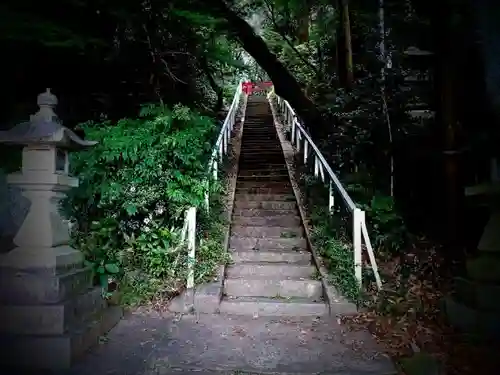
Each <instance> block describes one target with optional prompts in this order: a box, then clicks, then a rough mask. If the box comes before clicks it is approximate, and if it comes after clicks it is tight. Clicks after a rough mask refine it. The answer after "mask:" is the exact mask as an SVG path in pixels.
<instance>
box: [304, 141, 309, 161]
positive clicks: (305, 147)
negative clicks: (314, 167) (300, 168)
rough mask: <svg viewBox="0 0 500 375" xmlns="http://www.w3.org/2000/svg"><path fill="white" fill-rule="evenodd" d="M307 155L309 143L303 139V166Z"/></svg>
mask: <svg viewBox="0 0 500 375" xmlns="http://www.w3.org/2000/svg"><path fill="white" fill-rule="evenodd" d="M308 154H309V143H308V142H307V138H306V139H304V165H305V164H307V157H308Z"/></svg>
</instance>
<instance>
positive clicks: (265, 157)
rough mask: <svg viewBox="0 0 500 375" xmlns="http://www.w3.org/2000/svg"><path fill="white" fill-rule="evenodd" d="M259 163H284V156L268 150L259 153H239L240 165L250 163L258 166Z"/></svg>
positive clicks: (255, 166)
mask: <svg viewBox="0 0 500 375" xmlns="http://www.w3.org/2000/svg"><path fill="white" fill-rule="evenodd" d="M259 163H261V164H263V163H282V164H285V157H284V156H283V155H282V154H271V153H269V152H263V153H260V154H259V155H256V154H253V155H246V154H245V153H242V154H241V155H240V165H247V164H248V165H251V166H254V168H258V165H259Z"/></svg>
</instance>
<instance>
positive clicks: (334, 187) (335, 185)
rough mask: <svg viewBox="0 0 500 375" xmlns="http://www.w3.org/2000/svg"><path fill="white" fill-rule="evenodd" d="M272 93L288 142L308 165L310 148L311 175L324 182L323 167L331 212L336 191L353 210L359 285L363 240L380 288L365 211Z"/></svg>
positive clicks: (284, 103)
mask: <svg viewBox="0 0 500 375" xmlns="http://www.w3.org/2000/svg"><path fill="white" fill-rule="evenodd" d="M274 95H275V96H276V98H277V100H278V110H279V111H280V113H281V115H282V116H283V119H284V125H285V126H287V127H288V130H291V137H290V143H291V145H292V146H294V147H295V150H296V152H297V153H300V152H301V151H302V153H303V162H304V165H307V160H308V158H309V149H312V151H313V155H314V177H316V178H318V177H319V178H321V180H322V181H323V182H326V179H325V171H326V176H327V177H329V183H328V185H329V189H328V191H329V200H328V201H329V203H328V206H329V207H328V210H329V212H330V214H333V213H334V205H335V191H337V193H338V194H339V195H340V196H341V197H342V200H343V201H344V204H345V206H346V208H347V210H348V211H349V212H350V213H352V241H353V252H354V275H355V277H356V281H357V282H358V286H359V287H361V286H362V283H363V263H362V262H363V261H362V251H363V242H364V244H365V246H364V248H365V249H366V251H367V252H368V257H369V259H370V264H371V267H372V270H373V273H374V275H375V281H376V283H377V287H378V288H379V289H382V280H381V279H380V275H379V272H378V267H377V262H376V260H375V253H374V251H373V247H372V245H371V241H370V237H369V236H368V229H367V226H366V215H365V211H363V210H361V209H360V208H358V207H357V206H356V204H355V203H354V201H353V200H352V199H351V197H350V196H349V194H348V193H347V191H346V190H345V189H344V187H343V186H342V183H341V182H340V180H339V179H338V177H337V176H336V175H335V173H334V172H333V170H332V168H331V167H330V165H329V164H328V162H327V161H326V159H325V158H324V156H323V155H322V154H321V151H320V150H319V149H318V147H317V146H316V144H315V143H314V142H313V140H312V139H311V137H310V136H309V134H308V133H307V131H306V130H305V129H304V128H303V126H302V125H301V124H300V122H299V121H298V118H297V115H296V113H295V111H294V110H293V108H292V107H291V106H290V104H289V103H288V102H287V101H286V100H285V99H283V98H281V97H280V96H278V95H276V94H274ZM269 100H271V96H269ZM301 141H303V147H301V146H302V145H301Z"/></svg>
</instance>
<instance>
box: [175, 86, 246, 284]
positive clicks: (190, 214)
mask: <svg viewBox="0 0 500 375" xmlns="http://www.w3.org/2000/svg"><path fill="white" fill-rule="evenodd" d="M242 82H243V80H241V81H240V82H239V83H238V86H237V87H236V92H235V94H234V97H233V101H232V103H231V106H230V107H229V111H228V113H227V115H226V118H225V120H224V123H223V124H222V128H221V130H220V133H219V136H218V137H217V141H216V142H215V145H214V148H213V151H212V155H211V157H210V161H209V163H208V174H209V175H210V174H212V178H213V179H214V180H215V181H217V178H218V171H219V166H218V161H219V160H222V159H223V157H224V156H225V155H227V152H228V146H229V141H230V139H231V132H232V131H233V129H234V124H235V122H236V114H237V113H238V110H239V109H240V104H241V94H242V92H243V91H242ZM243 115H244V114H243ZM242 121H243V120H242ZM204 203H205V209H206V210H207V212H208V211H209V209H210V194H209V178H208V179H207V180H206V181H205V202H204ZM186 240H187V248H188V261H187V268H188V269H187V281H186V287H187V288H188V289H192V288H194V279H195V278H194V265H195V262H196V207H190V208H188V209H187V210H186V213H185V218H184V225H183V228H182V232H181V243H183V244H184V243H185V241H186Z"/></svg>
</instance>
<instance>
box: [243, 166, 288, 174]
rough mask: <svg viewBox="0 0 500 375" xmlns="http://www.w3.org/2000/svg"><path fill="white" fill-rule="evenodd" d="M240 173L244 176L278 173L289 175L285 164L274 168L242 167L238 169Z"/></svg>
mask: <svg viewBox="0 0 500 375" xmlns="http://www.w3.org/2000/svg"><path fill="white" fill-rule="evenodd" d="M238 173H239V174H240V175H242V176H272V175H278V176H288V170H287V169H286V167H285V166H282V167H281V168H274V169H250V168H248V169H241V168H240V170H239V171H238Z"/></svg>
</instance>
